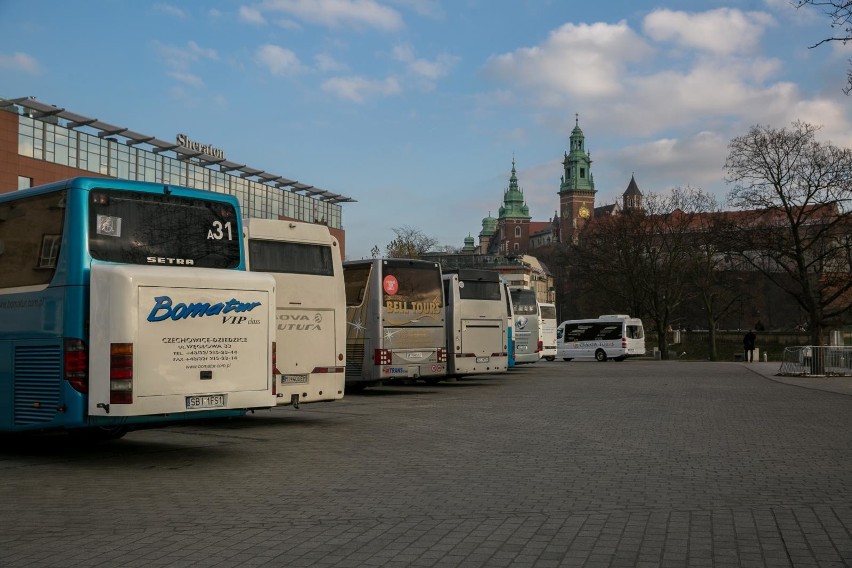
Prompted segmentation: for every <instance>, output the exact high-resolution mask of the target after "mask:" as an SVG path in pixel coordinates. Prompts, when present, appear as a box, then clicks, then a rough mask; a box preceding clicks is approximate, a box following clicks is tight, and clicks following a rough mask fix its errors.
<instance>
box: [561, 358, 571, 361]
mask: <svg viewBox="0 0 852 568" xmlns="http://www.w3.org/2000/svg"><path fill="white" fill-rule="evenodd" d="M571 359H573V357H563V358H562V360H563V361H570V360H571Z"/></svg>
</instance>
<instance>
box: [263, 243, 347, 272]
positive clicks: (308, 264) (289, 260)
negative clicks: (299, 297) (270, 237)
mask: <svg viewBox="0 0 852 568" xmlns="http://www.w3.org/2000/svg"><path fill="white" fill-rule="evenodd" d="M249 258H250V259H251V269H252V270H254V271H259V272H278V273H281V274H308V275H311V276H334V265H333V264H332V261H331V258H332V257H331V247H330V246H327V245H315V244H308V243H289V242H286V241H262V240H257V239H251V240H250V241H249Z"/></svg>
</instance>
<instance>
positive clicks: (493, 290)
mask: <svg viewBox="0 0 852 568" xmlns="http://www.w3.org/2000/svg"><path fill="white" fill-rule="evenodd" d="M500 286H502V284H500V282H487V281H482V280H462V281H460V282H459V298H461V299H462V300H499V299H500Z"/></svg>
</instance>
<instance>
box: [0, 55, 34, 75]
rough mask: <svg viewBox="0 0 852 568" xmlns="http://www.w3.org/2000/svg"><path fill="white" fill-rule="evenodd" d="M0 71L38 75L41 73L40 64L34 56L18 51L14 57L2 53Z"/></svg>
mask: <svg viewBox="0 0 852 568" xmlns="http://www.w3.org/2000/svg"><path fill="white" fill-rule="evenodd" d="M0 69H10V70H12V71H23V72H24V73H30V74H36V73H38V72H39V64H38V61H36V59H35V58H34V57H33V56H31V55H27V54H26V53H21V52H19V51H16V52H15V53H13V54H12V55H4V54H2V53H0Z"/></svg>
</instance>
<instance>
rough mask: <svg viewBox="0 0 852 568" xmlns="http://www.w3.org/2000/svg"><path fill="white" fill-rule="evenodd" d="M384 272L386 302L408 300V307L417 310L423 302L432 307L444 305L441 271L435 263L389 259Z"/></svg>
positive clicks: (436, 307)
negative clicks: (416, 262)
mask: <svg viewBox="0 0 852 568" xmlns="http://www.w3.org/2000/svg"><path fill="white" fill-rule="evenodd" d="M383 272H384V276H383V283H382V284H383V291H384V298H383V303H384V304H387V302H407V305H406V307H407V308H408V309H414V310H415V311H420V310H418V306H419V305H422V304H430V306H431V309H440V308H443V307H444V302H443V299H444V294H443V287H442V285H441V271H440V270H439V269H438V268H437V267H436V266H435V265H433V264H411V263H409V262H408V261H393V260H388V261H386V263H385V267H384V271H383ZM420 309H421V310H422V309H423V308H420ZM431 313H434V312H431Z"/></svg>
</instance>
